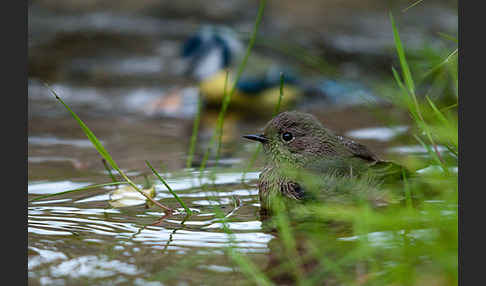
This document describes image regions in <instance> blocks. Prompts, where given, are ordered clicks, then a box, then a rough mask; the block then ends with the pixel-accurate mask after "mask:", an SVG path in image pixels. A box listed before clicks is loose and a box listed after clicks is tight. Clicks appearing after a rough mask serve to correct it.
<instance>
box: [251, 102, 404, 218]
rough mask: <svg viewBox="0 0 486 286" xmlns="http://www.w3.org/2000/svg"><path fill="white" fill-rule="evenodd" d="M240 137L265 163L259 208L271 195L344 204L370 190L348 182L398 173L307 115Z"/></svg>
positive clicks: (289, 115) (286, 116) (283, 117)
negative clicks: (255, 146)
mask: <svg viewBox="0 0 486 286" xmlns="http://www.w3.org/2000/svg"><path fill="white" fill-rule="evenodd" d="M243 137H244V138H247V139H250V140H254V141H258V142H260V143H262V144H263V150H264V154H265V157H266V159H267V162H266V165H265V167H264V169H263V171H262V172H261V174H260V177H259V181H258V189H259V197H260V202H261V208H262V209H271V204H272V198H273V197H274V196H282V197H285V198H289V199H291V200H306V199H311V200H312V199H317V198H320V199H324V200H326V201H339V200H340V199H346V200H349V198H352V197H353V196H355V195H356V194H355V193H353V192H358V193H359V192H360V190H359V189H360V188H361V187H363V188H365V189H366V191H370V188H367V187H366V184H361V183H358V184H351V181H353V182H356V180H351V179H352V178H357V177H360V176H363V175H364V174H369V175H370V178H371V177H372V178H378V179H380V180H381V179H382V180H384V179H389V178H397V177H400V176H401V174H402V167H401V166H399V165H398V164H395V163H392V162H388V161H383V160H381V159H379V158H378V157H377V156H376V155H375V154H374V153H373V152H372V151H370V150H369V149H368V148H367V147H366V146H364V145H363V144H360V143H358V142H355V141H353V140H352V139H350V138H347V137H344V136H340V135H337V134H335V133H334V132H333V131H331V130H329V129H327V128H325V127H324V126H323V125H322V124H321V123H320V122H319V121H318V120H317V119H316V118H315V117H314V116H313V115H311V114H308V113H301V112H296V111H288V112H283V113H280V114H278V115H277V116H276V117H274V118H273V119H272V120H270V121H269V122H268V123H267V124H266V126H265V128H264V132H263V133H262V134H256V135H245V136H243ZM340 178H341V180H340ZM342 178H345V179H344V180H342ZM363 191H365V190H363ZM369 195H370V196H371V197H370V198H369V199H373V200H376V202H379V201H380V200H381V199H382V198H380V196H381V194H379V192H378V193H376V189H374V188H371V191H370V193H369Z"/></svg>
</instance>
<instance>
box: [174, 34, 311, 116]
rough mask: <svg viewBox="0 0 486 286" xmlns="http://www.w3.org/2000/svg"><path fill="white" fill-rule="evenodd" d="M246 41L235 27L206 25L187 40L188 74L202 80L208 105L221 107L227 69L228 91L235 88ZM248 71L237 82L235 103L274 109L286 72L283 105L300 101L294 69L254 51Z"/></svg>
mask: <svg viewBox="0 0 486 286" xmlns="http://www.w3.org/2000/svg"><path fill="white" fill-rule="evenodd" d="M243 52H244V50H243V44H242V43H241V41H240V39H239V38H238V35H237V34H236V33H235V32H234V31H233V30H231V29H229V28H226V27H220V26H204V27H202V28H201V29H200V30H199V31H197V33H195V34H194V35H192V36H191V37H189V38H188V39H187V41H185V42H184V44H183V47H182V51H181V55H182V59H183V61H184V62H185V63H186V74H187V75H189V76H191V77H192V78H194V79H195V80H197V81H198V82H199V88H200V91H201V93H202V95H203V97H204V99H205V102H206V103H207V104H208V105H213V106H219V105H220V104H221V102H222V99H223V96H224V87H225V81H226V72H227V71H228V72H229V74H228V82H227V92H229V91H230V89H231V88H232V87H233V85H234V82H235V77H236V71H235V68H236V67H237V65H238V64H239V63H240V62H241V61H242V58H243ZM246 67H247V68H246V69H245V72H244V73H243V74H242V76H241V77H240V79H239V80H238V82H237V84H236V90H235V93H234V94H233V97H232V99H231V105H232V106H235V107H238V108H239V109H244V110H252V111H262V112H265V111H269V110H273V109H274V107H275V105H276V103H277V101H278V99H279V94H280V73H281V72H283V73H284V90H283V92H284V94H285V96H284V97H283V98H282V102H281V106H282V107H283V108H285V107H286V106H289V105H291V104H292V103H294V102H295V101H296V99H297V98H298V97H299V96H300V95H301V94H302V91H303V88H302V86H301V84H300V80H299V79H298V78H297V76H296V75H295V73H294V72H292V71H290V70H289V69H288V68H282V67H279V66H278V65H275V64H274V63H273V61H271V60H269V59H267V58H263V57H258V56H257V55H255V54H254V53H252V55H251V56H250V58H249V59H248V63H247V65H246Z"/></svg>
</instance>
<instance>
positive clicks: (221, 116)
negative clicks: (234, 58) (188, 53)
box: [199, 0, 266, 175]
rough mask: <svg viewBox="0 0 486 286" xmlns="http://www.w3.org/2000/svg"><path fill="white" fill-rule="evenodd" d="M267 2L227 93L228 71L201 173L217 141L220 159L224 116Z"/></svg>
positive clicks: (259, 14) (259, 11) (264, 1)
mask: <svg viewBox="0 0 486 286" xmlns="http://www.w3.org/2000/svg"><path fill="white" fill-rule="evenodd" d="M265 4H266V0H261V1H260V5H259V8H258V13H257V17H256V20H255V25H254V26H253V32H252V34H251V37H250V41H249V43H248V46H247V48H246V52H245V55H244V57H243V60H242V61H241V63H240V64H239V66H238V69H237V73H236V76H235V79H234V83H233V87H232V88H231V90H230V92H229V93H226V86H227V84H228V76H229V72H227V73H226V78H225V84H224V86H225V87H224V96H223V100H222V104H221V109H220V112H219V114H218V120H217V123H216V126H217V129H216V130H215V132H214V133H213V136H212V137H211V139H210V141H209V146H208V148H207V150H206V152H205V153H204V156H203V159H202V162H201V166H200V168H199V172H200V173H201V175H202V174H203V172H204V170H205V168H206V163H207V160H208V158H209V154H210V152H211V150H212V148H214V145H215V144H216V143H217V147H216V149H217V154H216V156H217V160H218V159H219V152H220V148H221V139H222V136H223V125H224V117H225V115H226V111H227V110H228V107H229V104H230V103H231V98H232V97H233V94H234V93H235V91H236V85H237V83H238V81H239V79H240V77H241V75H242V74H243V71H244V70H245V67H246V63H247V61H248V58H249V56H250V53H251V50H252V48H253V46H254V44H255V39H256V35H257V31H258V26H259V25H260V22H261V20H262V17H263V11H264V9H265ZM216 140H218V141H217V142H216Z"/></svg>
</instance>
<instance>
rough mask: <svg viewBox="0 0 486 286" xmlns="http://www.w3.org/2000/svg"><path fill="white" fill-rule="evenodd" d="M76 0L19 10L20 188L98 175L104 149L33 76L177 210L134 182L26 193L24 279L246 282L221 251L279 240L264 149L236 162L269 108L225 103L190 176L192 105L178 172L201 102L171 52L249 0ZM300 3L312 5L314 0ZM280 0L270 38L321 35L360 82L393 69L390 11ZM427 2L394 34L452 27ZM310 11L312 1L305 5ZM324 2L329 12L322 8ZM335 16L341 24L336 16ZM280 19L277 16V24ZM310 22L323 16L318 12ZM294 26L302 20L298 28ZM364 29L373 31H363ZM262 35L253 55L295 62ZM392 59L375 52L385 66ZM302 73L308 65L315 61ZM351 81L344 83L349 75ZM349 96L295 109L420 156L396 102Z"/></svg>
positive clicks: (254, 251) (249, 251)
mask: <svg viewBox="0 0 486 286" xmlns="http://www.w3.org/2000/svg"><path fill="white" fill-rule="evenodd" d="M41 2H45V1H41ZM72 2H73V3H71V1H60V2H56V1H54V2H53V3H55V4H54V6H55V5H58V6H56V9H59V10H58V11H57V12H56V10H55V9H54V8H53V7H49V5H50V4H49V3H37V2H36V3H33V4H31V5H30V7H29V81H28V92H29V95H28V119H29V122H28V189H27V192H28V198H29V199H32V198H35V197H38V196H40V195H47V194H53V193H58V192H63V191H66V190H71V189H76V188H80V187H83V186H87V185H90V184H101V183H106V182H110V178H109V176H108V173H107V171H106V170H105V168H104V166H103V164H102V162H101V157H100V155H99V154H98V153H97V151H96V149H95V148H94V147H92V145H91V143H90V141H89V140H88V139H87V138H86V136H85V135H84V133H83V132H82V130H81V128H80V127H79V125H78V124H77V123H76V121H75V120H74V119H73V118H72V117H71V116H70V115H69V114H68V113H67V111H66V110H65V109H64V108H63V107H62V105H61V104H60V103H59V102H57V101H56V100H55V98H54V97H53V96H52V95H51V94H50V93H49V91H48V90H47V89H46V88H45V86H44V85H43V82H45V81H47V82H49V84H50V85H51V86H52V87H53V88H54V89H55V90H56V91H57V92H58V94H59V95H60V96H61V97H62V98H63V100H64V101H65V102H66V103H67V104H68V105H69V106H70V107H71V108H72V109H73V110H74V111H75V112H76V113H77V114H78V115H79V116H80V117H81V118H82V120H83V121H84V122H85V123H86V125H87V126H88V127H89V128H90V129H91V130H92V131H93V132H94V133H95V135H96V136H97V137H98V139H100V141H101V142H102V144H103V146H104V147H105V148H106V149H107V150H108V152H109V153H110V154H111V156H112V157H113V158H114V160H115V161H116V162H117V164H118V165H119V166H120V167H121V168H122V170H123V171H124V172H125V173H126V174H127V175H128V176H129V177H130V178H132V179H133V180H134V181H135V182H136V183H137V184H140V185H142V184H143V183H144V181H145V179H144V175H148V176H149V177H150V179H151V180H152V182H153V183H154V187H155V191H156V194H155V199H156V200H157V201H159V202H160V203H162V204H164V205H167V206H169V207H171V208H173V209H175V213H174V215H173V216H171V217H165V214H164V213H163V212H162V211H161V210H160V209H159V208H157V207H156V206H151V205H148V206H147V205H146V204H145V200H144V199H141V198H140V196H139V195H136V194H135V195H131V196H128V197H125V198H124V199H123V200H122V201H120V200H119V197H117V195H115V194H112V192H113V191H114V190H115V188H114V187H106V188H98V189H92V190H87V191H82V192H76V193H70V194H66V195H61V196H56V197H51V198H49V199H45V200H41V201H35V202H31V203H29V204H28V246H27V247H28V278H29V284H30V285H86V284H96V285H114V284H116V285H150V286H152V285H153V286H155V285H201V284H203V285H217V284H220V285H227V284H228V281H231V282H232V284H245V279H244V278H245V276H244V274H242V273H241V271H240V270H239V269H238V268H236V267H235V263H234V261H232V260H231V258H230V257H229V256H228V255H227V253H226V251H227V250H228V246H232V247H234V249H235V250H236V251H237V252H239V253H244V254H245V255H246V256H247V257H248V258H249V259H251V260H252V261H253V262H254V263H255V264H256V265H257V266H259V267H261V268H262V269H263V268H265V266H266V265H267V264H268V263H269V260H270V257H269V256H270V254H271V251H272V249H271V246H270V245H271V243H272V241H275V240H276V239H277V237H276V236H275V234H274V233H272V232H269V231H268V230H267V229H266V228H265V226H264V223H263V222H262V219H261V217H260V213H259V207H260V205H259V200H258V190H257V188H256V180H257V178H258V175H259V170H260V169H261V167H262V164H263V162H262V159H261V156H260V157H259V158H258V160H257V161H256V163H255V166H254V167H253V168H252V169H251V170H250V171H249V172H248V173H246V174H243V171H242V170H244V169H245V168H246V166H247V164H248V161H249V158H251V156H252V154H253V152H254V151H255V149H256V146H257V145H256V143H252V142H248V141H247V140H244V139H242V138H241V135H243V134H252V133H255V132H257V131H258V130H260V129H261V128H262V127H263V126H264V124H265V122H266V121H267V120H268V119H269V116H262V117H258V118H257V117H255V118H253V116H250V117H251V118H248V116H246V117H245V116H241V114H237V113H233V112H230V113H229V114H227V117H226V120H225V125H224V136H223V138H222V140H223V146H222V147H223V149H222V158H220V160H219V162H218V166H215V162H214V160H213V157H210V160H209V161H208V169H207V170H206V172H205V173H204V174H203V175H204V176H203V179H199V177H200V174H199V172H198V171H197V169H198V167H199V164H200V162H201V157H202V154H203V153H204V151H205V150H206V148H207V144H208V141H209V138H210V137H211V135H212V133H213V132H214V128H215V125H216V118H217V115H218V114H217V111H215V110H210V109H204V110H203V113H202V117H201V126H200V132H199V136H198V141H197V147H196V153H195V157H194V169H186V168H185V167H186V158H187V157H186V156H187V152H188V149H189V139H190V136H191V132H192V120H193V116H194V114H195V110H196V108H197V100H196V99H197V88H196V87H197V82H195V81H194V80H191V79H188V78H187V77H186V76H185V75H184V74H183V73H182V67H181V63H180V62H179V61H178V55H179V48H180V45H181V44H182V42H183V40H184V39H186V38H187V37H188V36H189V35H190V33H192V32H193V31H194V30H195V29H197V28H198V27H199V26H200V25H202V24H208V23H214V22H216V23H222V22H223V23H230V24H231V25H232V26H234V27H238V32H240V33H242V34H245V33H248V32H249V31H251V28H252V23H253V21H254V17H255V15H256V10H257V7H256V6H257V5H256V2H255V3H250V2H248V1H231V3H232V4H231V5H229V4H223V2H221V1H215V3H213V4H214V5H208V4H207V2H208V1H192V2H191V3H192V4H191V6H187V5H183V4H180V5H179V4H176V3H179V2H171V1H168V2H167V1H166V2H167V3H166V4H161V5H162V6H159V5H158V4H156V3H155V2H154V3H155V4H154V3H148V2H147V3H146V1H144V2H143V3H144V4H142V6H143V7H141V6H139V4H137V3H138V2H133V3H131V4H129V3H125V4H124V5H122V6H123V7H117V9H120V10H121V12H120V13H116V12H114V11H106V10H103V9H100V11H98V10H97V9H96V7H95V8H93V7H90V4H89V3H88V4H86V5H87V6H83V7H84V8H83V7H77V8H76V5H81V4H80V3H81V2H79V3H78V4H76V3H77V2H76V3H74V2H75V1H72ZM149 2H150V1H149ZM311 2H316V3H317V4H318V5H317V6H318V7H321V6H322V5H321V4H322V3H320V2H319V1H311ZM371 2H373V1H371ZM375 2H376V1H375ZM426 2H427V1H426ZM164 3H165V2H164ZM171 3H172V4H171ZM224 3H226V1H224ZM228 3H230V2H228ZM275 3H276V2H275ZM282 3H283V2H282ZM282 3H281V2H279V4H278V5H275V4H272V3H269V4H268V8H267V10H266V12H265V13H266V14H265V17H266V18H265V17H264V18H265V21H264V23H265V22H266V23H267V24H263V25H262V33H263V35H265V37H268V38H269V39H270V42H271V40H272V37H273V38H279V37H281V38H284V39H286V40H288V41H289V44H291V45H292V44H295V43H298V44H303V45H304V46H306V48H308V49H309V52H311V54H316V53H314V52H316V51H317V54H319V53H320V52H321V49H322V47H323V46H324V47H326V55H328V54H329V55H330V57H333V56H337V58H338V59H340V58H344V59H345V60H344V61H342V62H340V61H337V62H336V59H334V62H333V64H334V65H336V66H335V67H334V68H335V70H338V71H339V73H340V74H341V75H345V76H347V80H350V82H351V83H353V81H356V80H358V79H359V80H365V81H366V80H367V79H370V78H372V80H371V81H370V82H379V83H382V82H385V81H388V80H389V79H390V75H389V74H387V76H389V77H387V78H384V77H383V74H382V72H383V69H382V67H381V66H382V65H383V64H382V63H383V59H384V58H385V59H388V58H389V57H390V51H392V49H391V48H390V47H391V45H392V44H393V41H392V34H391V27H389V25H388V22H387V21H388V15H387V14H383V13H381V14H380V15H379V17H377V14H376V11H367V12H363V13H365V14H366V15H364V16H363V17H355V16H349V13H348V12H346V11H344V10H340V9H337V10H334V11H337V12H336V13H334V12H330V11H331V10H329V11H328V9H332V8H333V6H334V4H332V3H331V4H328V5H329V7H325V9H326V17H322V15H318V17H314V18H312V17H310V18H309V17H306V16H302V13H304V14H305V13H309V12H312V11H305V10H306V9H307V8H306V7H308V8H309V7H311V5H306V7H300V6H302V5H299V7H300V8H302V9H304V10H300V9H299V10H295V9H294V8H299V7H295V6H293V8H289V9H287V8H286V7H287V5H292V4H291V3H293V2H292V1H285V4H282ZM357 3H358V2H357ZM69 5H74V6H69ZM145 5H147V6H145ZM164 5H166V6H164ZM355 5H358V4H355ZM424 5H425V4H424ZM434 5H435V4H434ZM434 5H432V6H433V9H432V10H433V11H435V12H437V13H430V12H429V13H426V14H427V16H426V17H425V16H421V13H422V12H420V10H411V12H410V14H413V15H415V16H414V17H415V18H419V19H428V21H429V22H430V23H428V24H427V25H429V24H430V25H429V26H431V27H432V28H431V29H430V31H428V30H427V29H426V28H424V27H422V24H424V23H422V22H420V23H418V22H416V21H413V17H411V19H412V20H410V21H409V22H408V23H405V24H404V25H407V27H409V28H408V30H407V29H404V32H403V37H404V38H407V35H408V38H413V39H415V41H413V43H412V44H414V45H413V47H417V46H421V45H422V43H423V41H425V42H428V41H427V40H428V38H427V35H428V34H434V35H435V36H436V34H437V33H436V31H435V30H438V31H440V32H447V33H448V31H450V30H453V31H454V28H456V27H457V16H456V15H452V16H451V12H450V9H446V8H440V7H435V6H434ZM132 6H133V7H132ZM367 6H370V7H371V6H373V5H367ZM147 7H148V8H147ZM402 8H403V7H402ZM63 9H65V10H63ZM71 9H72V10H71ZM76 9H79V11H78V12H76ZM83 9H85V10H83ZM124 9H126V11H123V10H124ZM130 9H134V10H130ZM218 9H220V10H218ZM310 9H311V10H312V8H310ZM80 11H83V12H80ZM133 11H135V12H133ZM215 11H223V12H224V13H217V12H215ZM288 11H294V12H295V16H294V15H292V17H287V16H286V15H285V14H286V13H288ZM352 11H354V12H356V11H359V12H360V13H361V12H362V10H361V9H352ZM294 12H293V14H294ZM313 13H320V12H318V10H316V9H314V12H312V13H311V14H313ZM415 13H417V14H415ZM167 14H168V15H167ZM453 14H454V13H453ZM282 15H284V16H285V17H282ZM299 15H300V16H299ZM331 15H334V16H333V17H327V16H331ZM342 15H346V18H347V19H349V20H350V21H346V23H343V22H342V18H343V16H342ZM417 15H418V16H417ZM430 15H433V17H432V16H430ZM444 15H446V16H444ZM283 19H285V21H288V23H287V22H285V23H283V22H282V21H284V20H283ZM316 19H321V20H322V21H324V23H320V24H318V23H317V22H316V21H317V20H316ZM371 19H373V20H371ZM444 19H448V20H444ZM321 20H319V21H321ZM309 21H310V22H311V23H312V26H313V27H321V26H325V27H327V28H326V30H325V32H324V31H320V32H317V31H316V32H312V31H311V30H312V29H309V23H308V22H309ZM424 22H425V21H424ZM316 23H317V24H316ZM377 23H378V24H377ZM417 26H420V27H421V28H420V29H422V30H421V31H422V32H421V33H419V34H420V35H422V36H420V37H416V38H414V37H415V35H416V34H417V33H416V32H417V29H418V28H417ZM377 27H379V29H378V30H377ZM385 28H386V31H382V29H385ZM289 29H293V30H295V31H296V32H295V31H294V32H291V34H293V35H295V38H292V39H287V38H288V37H287V34H289ZM299 29H300V30H299ZM302 29H304V30H305V31H311V32H309V33H303V32H302ZM369 31H373V33H372V34H374V35H375V36H373V37H370V36H369V33H368V32H369ZM451 34H454V33H451ZM270 35H272V37H270ZM281 35H283V36H281ZM410 35H412V36H413V37H410ZM429 36H430V35H429ZM370 41H372V43H371V42H370ZM432 42H434V41H432ZM262 47H263V45H260V46H259V45H258V43H257V45H256V47H255V53H258V52H261V54H265V55H267V56H270V57H271V58H272V60H275V61H278V62H280V63H282V62H283V63H289V64H291V65H292V66H298V67H300V68H303V69H304V66H305V65H303V64H302V61H299V60H297V59H294V58H293V57H289V56H288V55H287V54H282V53H281V52H278V51H277V50H265V51H262V50H263V48H262ZM350 47H352V48H353V49H350ZM407 47H408V46H407ZM413 47H412V48H413ZM341 56H344V57H341ZM361 58H364V59H366V60H359V59H361ZM370 59H371V60H370ZM331 60H332V59H331ZM355 60H356V61H355ZM375 60H376V62H374V61H375ZM370 61H371V63H370ZM370 67H371V69H370ZM306 68H307V69H308V68H309V67H308V66H307V67H306ZM389 68H390V65H389V62H387V65H386V73H388V72H389ZM304 71H306V72H308V73H309V74H310V75H313V76H315V75H316V72H315V70H314V71H313V72H309V71H308V70H305V69H304ZM375 74H377V76H376V77H374V75H375ZM351 86H352V88H351V89H352V91H355V90H354V89H356V88H355V87H356V86H360V85H351ZM334 88H336V86H334ZM335 90H337V91H335V92H334V93H336V94H339V93H340V92H342V89H339V86H337V89H335ZM328 91H329V89H328ZM357 92H358V94H361V93H359V91H357ZM369 92H370V91H368V90H366V92H365V93H366V94H367V95H369ZM353 98H354V99H356V96H354V97H353ZM360 103H362V102H359V101H358V102H357V104H358V105H356V104H353V105H343V106H338V105H333V104H322V103H320V104H314V103H311V104H309V105H307V106H305V107H302V108H301V110H305V111H309V112H312V113H314V114H315V115H316V116H317V117H318V118H319V119H320V120H321V121H322V122H323V123H324V124H325V125H326V126H327V127H328V128H330V129H333V130H335V131H337V132H339V133H341V134H345V135H348V136H351V137H353V138H355V139H357V140H358V141H360V142H362V143H364V144H366V145H367V146H369V147H370V149H371V150H373V151H374V152H375V153H377V155H379V156H380V157H382V158H386V159H390V158H396V157H399V156H402V155H408V154H418V155H421V154H422V155H423V154H425V153H426V150H424V149H423V148H421V146H416V143H413V144H412V143H410V142H408V141H406V142H403V140H402V138H403V137H404V136H407V135H410V133H411V132H412V130H410V128H409V125H410V120H409V118H408V115H407V114H406V113H403V112H400V111H397V110H394V109H392V108H389V107H388V106H385V108H382V107H380V106H379V105H377V106H371V107H370V106H364V105H359V104H360ZM377 110H378V111H379V112H380V114H381V116H382V117H381V118H383V117H385V118H393V119H397V120H395V121H396V122H398V123H397V124H395V125H392V126H389V125H386V126H385V125H384V123H383V120H381V119H380V118H379V117H378V116H375V115H376V112H374V111H377ZM397 114H398V115H397ZM439 147H440V146H439ZM440 150H441V151H444V150H443V149H440ZM145 160H148V161H149V162H150V163H151V165H152V166H154V168H155V169H156V170H157V171H158V172H159V173H160V174H161V175H162V176H163V177H164V179H166V180H167V182H168V184H169V185H170V186H171V188H172V189H173V190H174V191H175V192H176V193H177V194H178V195H179V196H180V198H181V199H182V200H183V201H184V202H185V203H186V204H187V205H188V207H189V208H190V209H191V210H192V211H193V213H194V214H193V215H192V216H191V217H189V218H186V217H185V215H184V209H183V208H182V207H181V206H180V205H179V204H178V203H177V201H176V200H175V199H174V198H173V196H172V195H171V194H170V193H169V192H168V190H167V189H166V187H165V186H164V185H163V184H161V183H160V182H159V181H157V179H156V178H154V177H153V176H152V174H151V171H150V169H149V168H148V167H147V166H146V164H145ZM243 175H244V176H243ZM243 177H244V181H242V178H243ZM115 201H116V202H117V203H118V205H117V204H116V203H114V202H115ZM120 203H121V204H123V205H124V206H120ZM114 206H116V207H114ZM219 211H222V213H220V212H219ZM221 217H224V218H226V219H227V220H228V223H227V224H226V227H228V228H229V230H230V231H231V232H232V235H229V234H228V233H227V232H226V231H225V225H223V223H222V221H221ZM388 235H389V234H388V233H385V234H383V233H378V232H377V233H372V234H370V235H369V238H368V239H375V240H376V241H377V243H378V244H380V243H382V244H383V243H385V244H386V241H388V240H387V237H388ZM341 239H343V241H353V240H356V239H357V238H356V237H343V238H341Z"/></svg>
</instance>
